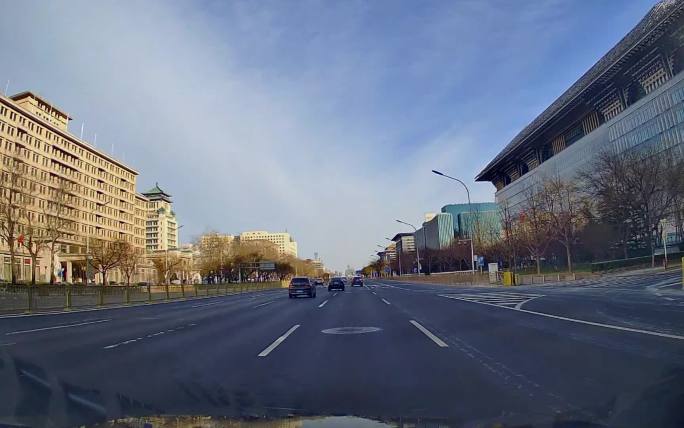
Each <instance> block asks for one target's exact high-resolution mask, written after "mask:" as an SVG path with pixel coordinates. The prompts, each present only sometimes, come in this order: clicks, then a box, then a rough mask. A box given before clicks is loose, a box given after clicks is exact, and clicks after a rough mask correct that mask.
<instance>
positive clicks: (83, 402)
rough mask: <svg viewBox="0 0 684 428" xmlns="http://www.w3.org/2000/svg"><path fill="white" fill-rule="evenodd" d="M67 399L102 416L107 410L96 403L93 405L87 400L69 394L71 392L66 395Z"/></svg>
mask: <svg viewBox="0 0 684 428" xmlns="http://www.w3.org/2000/svg"><path fill="white" fill-rule="evenodd" d="M67 398H68V399H69V400H71V401H73V402H74V403H78V404H80V405H81V406H83V407H87V408H89V409H90V410H94V411H96V412H98V413H100V414H103V415H106V414H107V410H106V409H105V408H104V406H101V405H99V404H97V403H94V402H92V401H90V400H88V399H87V398H83V397H81V396H79V395H76V394H74V393H71V392H70V393H68V394H67Z"/></svg>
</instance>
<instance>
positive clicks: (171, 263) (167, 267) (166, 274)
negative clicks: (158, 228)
mask: <svg viewBox="0 0 684 428" xmlns="http://www.w3.org/2000/svg"><path fill="white" fill-rule="evenodd" d="M150 259H151V260H152V264H153V265H154V267H155V269H156V270H157V283H159V284H168V283H169V281H170V280H171V272H173V271H174V270H175V269H176V268H178V267H179V266H181V265H182V264H183V262H184V259H183V258H182V257H180V256H179V255H178V254H166V253H162V254H155V255H154V256H152V257H150Z"/></svg>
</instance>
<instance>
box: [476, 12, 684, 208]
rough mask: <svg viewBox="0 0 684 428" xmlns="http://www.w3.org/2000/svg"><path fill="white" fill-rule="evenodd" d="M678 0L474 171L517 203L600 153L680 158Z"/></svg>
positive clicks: (683, 123) (682, 23)
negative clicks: (644, 152)
mask: <svg viewBox="0 0 684 428" xmlns="http://www.w3.org/2000/svg"><path fill="white" fill-rule="evenodd" d="M683 70H684V1H682V0H670V1H662V2H660V3H658V4H656V5H655V6H654V7H653V8H652V9H651V10H650V11H649V13H648V14H647V15H646V16H645V17H644V18H643V19H642V20H641V21H640V22H639V23H638V24H637V26H636V27H634V29H632V30H631V31H630V32H629V33H628V34H627V35H626V36H625V37H624V38H623V39H622V40H621V41H620V42H619V43H618V44H617V45H616V46H615V47H613V48H612V49H611V50H610V51H609V52H608V53H607V54H606V55H605V56H604V57H603V58H601V59H600V60H599V61H598V62H597V63H596V64H595V65H594V66H593V67H592V68H591V69H589V71H587V72H586V73H585V74H584V75H583V76H582V77H581V78H580V79H579V80H578V81H577V82H575V83H574V84H573V85H572V86H571V87H570V88H569V89H568V90H567V91H565V93H563V94H562V95H561V96H560V97H559V98H558V99H557V100H556V101H554V103H553V104H551V105H550V106H549V107H548V108H547V109H546V110H544V111H543V112H542V113H541V114H540V115H539V116H538V117H537V118H536V119H534V120H533V121H532V122H531V123H530V124H529V125H528V126H526V127H525V128H524V129H523V130H522V131H520V133H519V134H518V135H517V136H516V137H515V138H514V139H513V140H512V141H511V142H510V143H509V144H508V145H507V146H506V147H505V148H504V149H503V150H502V151H501V152H500V153H499V154H498V155H497V156H496V157H495V158H494V159H493V160H492V161H491V162H490V163H489V164H488V165H487V166H486V167H485V169H484V170H482V172H481V173H480V174H479V175H478V176H477V177H476V180H478V181H490V182H492V184H494V186H495V187H496V189H497V191H496V201H497V202H498V203H500V204H506V205H507V206H508V207H510V208H512V209H515V207H517V206H519V205H520V203H521V202H523V200H524V198H525V194H526V192H527V191H528V189H530V188H534V187H535V186H536V185H537V184H538V183H539V182H540V181H541V180H543V179H544V178H546V177H556V176H557V177H560V178H563V179H568V180H571V179H573V178H575V177H576V176H577V175H578V173H580V172H582V171H583V170H584V169H585V168H587V167H590V166H591V161H592V159H594V158H596V157H597V156H598V155H599V154H600V153H602V152H604V151H608V152H612V153H616V154H619V153H624V152H626V151H629V150H638V149H649V150H654V151H661V152H667V155H668V156H672V157H673V158H679V159H682V158H683V157H684V144H683V143H684V73H682V71H683Z"/></svg>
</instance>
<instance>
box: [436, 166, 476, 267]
mask: <svg viewBox="0 0 684 428" xmlns="http://www.w3.org/2000/svg"><path fill="white" fill-rule="evenodd" d="M432 172H433V173H435V174H437V175H441V176H442V177H445V178H448V179H450V180H454V181H458V182H459V183H461V185H462V186H463V187H464V188H465V190H466V195H467V196H468V211H470V215H471V216H472V215H473V208H472V206H471V204H470V190H469V189H468V186H466V184H465V183H464V182H462V181H461V180H459V179H458V178H456V177H452V176H450V175H446V174H444V173H442V172H439V171H437V170H434V169H433V170H432ZM474 220H475V219H474V218H473V219H471V222H470V266H471V268H472V272H473V275H475V260H474V259H475V249H474V248H473V221H474Z"/></svg>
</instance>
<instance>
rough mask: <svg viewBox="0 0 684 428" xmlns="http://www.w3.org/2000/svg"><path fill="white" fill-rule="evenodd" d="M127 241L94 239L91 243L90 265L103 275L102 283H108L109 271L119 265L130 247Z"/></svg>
mask: <svg viewBox="0 0 684 428" xmlns="http://www.w3.org/2000/svg"><path fill="white" fill-rule="evenodd" d="M128 245H129V244H128V242H126V241H105V240H102V239H97V240H94V242H93V243H91V245H90V258H89V260H88V262H89V263H90V265H91V266H92V267H93V268H94V269H95V270H96V271H97V272H99V273H100V274H101V275H102V284H103V285H108V284H107V272H109V271H110V270H112V269H114V268H115V267H118V266H119V265H120V264H121V260H122V259H123V257H124V254H125V252H126V249H127V248H128Z"/></svg>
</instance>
